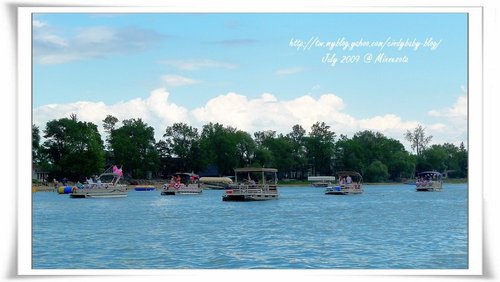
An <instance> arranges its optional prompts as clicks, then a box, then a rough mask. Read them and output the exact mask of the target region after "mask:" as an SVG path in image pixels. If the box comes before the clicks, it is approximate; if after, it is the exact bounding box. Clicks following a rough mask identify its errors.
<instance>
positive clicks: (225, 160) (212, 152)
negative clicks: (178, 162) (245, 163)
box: [200, 122, 239, 175]
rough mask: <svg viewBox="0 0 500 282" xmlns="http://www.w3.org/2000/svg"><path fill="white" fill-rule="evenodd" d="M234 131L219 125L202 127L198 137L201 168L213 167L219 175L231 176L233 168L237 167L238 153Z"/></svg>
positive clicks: (212, 124)
mask: <svg viewBox="0 0 500 282" xmlns="http://www.w3.org/2000/svg"><path fill="white" fill-rule="evenodd" d="M236 131H237V130H236V129H235V128H232V127H224V126H223V125H222V124H220V123H212V122H211V123H209V124H206V125H204V126H203V129H202V132H201V136H200V149H201V157H202V161H203V166H204V167H208V166H209V165H215V166H216V167H217V169H218V171H219V174H220V175H232V174H233V168H235V167H237V166H239V163H238V152H237V147H236V144H237V143H238V142H237V139H236V138H234V135H235V133H236Z"/></svg>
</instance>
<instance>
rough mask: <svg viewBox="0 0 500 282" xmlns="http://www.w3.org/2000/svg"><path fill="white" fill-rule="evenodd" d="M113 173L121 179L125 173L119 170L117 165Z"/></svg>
mask: <svg viewBox="0 0 500 282" xmlns="http://www.w3.org/2000/svg"><path fill="white" fill-rule="evenodd" d="M113 173H114V174H116V175H119V176H121V177H123V172H122V170H121V169H119V168H118V167H117V166H116V165H115V166H113Z"/></svg>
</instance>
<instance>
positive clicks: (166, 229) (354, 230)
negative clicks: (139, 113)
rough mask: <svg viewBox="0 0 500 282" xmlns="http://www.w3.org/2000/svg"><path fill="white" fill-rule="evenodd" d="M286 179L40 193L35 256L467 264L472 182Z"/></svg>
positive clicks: (204, 263) (148, 262) (58, 262)
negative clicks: (338, 191) (318, 183)
mask: <svg viewBox="0 0 500 282" xmlns="http://www.w3.org/2000/svg"><path fill="white" fill-rule="evenodd" d="M323 191H324V190H323V189H322V188H310V187H302V188H286V187H285V188H280V194H281V195H280V199H278V200H276V201H266V202H248V203H247V202H245V203H232V202H222V200H221V196H222V191H219V190H205V191H204V192H203V194H202V195H196V196H184V197H178V196H160V195H159V192H158V191H151V192H137V191H131V192H130V193H129V196H128V197H127V198H123V199H70V198H69V197H67V195H58V194H56V193H34V194H33V215H34V216H33V236H32V238H33V266H34V268H63V269H64V268H67V269H108V268H113V269H114V268H117V269H127V268H139V269H183V268H201V269H209V268H223V269H228V268H229V269H231V268H248V269H251V268H257V269H267V268H282V269H287V268H302V269H308V268H323V269H363V268H367V269H401V268H402V269H427V268H430V269H448V268H450V269H451V268H453V269H460V268H467V247H468V246H467V186H466V185H451V186H447V187H445V189H444V191H443V192H441V193H417V192H415V191H414V190H413V187H412V186H409V185H401V186H367V187H366V189H365V193H364V194H362V195H353V196H329V195H324V193H323Z"/></svg>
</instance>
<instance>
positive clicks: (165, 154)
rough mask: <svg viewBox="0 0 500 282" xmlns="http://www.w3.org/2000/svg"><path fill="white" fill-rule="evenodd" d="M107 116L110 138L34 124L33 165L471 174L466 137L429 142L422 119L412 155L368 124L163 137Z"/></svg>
mask: <svg viewBox="0 0 500 282" xmlns="http://www.w3.org/2000/svg"><path fill="white" fill-rule="evenodd" d="M102 122H103V124H102V125H103V128H104V130H105V133H106V138H105V140H103V139H102V137H101V134H100V133H99V131H98V129H97V125H95V124H93V123H90V122H84V121H79V120H78V118H77V117H76V115H71V116H70V118H61V119H58V120H51V121H49V122H47V124H46V127H45V129H44V130H43V133H42V132H40V129H39V128H38V127H37V126H35V125H33V127H32V159H33V165H35V166H36V167H38V168H40V169H42V170H44V171H47V172H49V177H50V179H52V178H56V179H61V178H63V177H65V178H67V179H69V180H73V181H77V180H81V179H85V178H86V177H88V176H90V175H94V174H99V173H100V172H102V171H103V170H104V168H106V167H108V166H110V165H114V164H116V165H119V166H122V167H123V171H124V172H125V174H126V175H128V177H130V178H150V177H152V178H161V177H163V178H165V177H167V176H169V175H171V174H172V173H175V172H195V173H205V174H210V175H213V176H215V175H218V176H223V175H233V168H236V167H245V166H259V167H274V168H277V169H278V171H279V177H280V178H281V179H283V178H286V179H299V180H303V179H306V178H307V176H310V175H334V174H335V172H337V171H342V170H354V171H358V172H360V173H361V174H362V175H363V178H364V180H365V181H367V182H384V181H401V180H403V179H408V178H412V177H413V176H414V175H415V172H419V171H424V170H438V171H441V172H448V176H449V177H460V178H464V177H467V163H468V160H467V158H468V155H467V150H466V148H465V146H464V145H463V143H462V144H461V145H460V146H459V147H457V146H455V145H453V144H449V143H445V144H442V145H432V146H428V143H429V142H430V140H431V139H432V136H426V135H425V129H424V128H423V127H422V126H420V125H419V126H418V127H417V128H415V129H414V130H413V131H407V132H406V133H405V135H404V137H405V138H406V139H407V140H408V141H410V143H411V145H412V149H413V150H414V151H415V153H410V152H408V151H407V150H406V149H405V148H404V146H403V144H401V142H400V141H398V140H396V139H392V138H388V137H386V136H384V135H383V134H382V133H380V132H373V131H368V130H365V131H360V132H357V133H355V134H354V136H353V137H352V138H348V137H347V136H345V135H342V134H341V135H340V136H337V134H336V133H335V132H333V131H332V130H331V128H330V126H328V125H326V124H325V123H324V122H316V123H315V124H313V125H312V126H311V128H310V131H309V132H308V133H307V132H306V130H305V129H304V128H303V127H302V126H301V125H294V126H293V127H292V128H291V131H290V132H289V133H287V134H282V133H279V134H278V133H277V132H276V131H273V130H264V131H258V132H255V133H254V134H253V136H252V135H250V134H249V133H248V132H245V131H242V130H239V129H237V128H235V127H231V126H224V125H223V124H220V123H208V124H205V125H203V127H202V128H201V131H199V130H198V129H197V128H195V127H192V126H190V125H188V124H185V123H174V124H172V125H170V126H168V127H166V129H165V131H164V134H163V138H162V139H160V140H158V141H156V140H155V138H154V129H153V127H151V126H149V125H148V124H147V123H145V122H143V121H142V120H141V119H140V118H137V119H136V118H132V119H127V120H123V121H121V125H120V126H119V122H120V121H119V120H118V119H117V118H116V117H114V116H111V115H108V116H107V117H106V118H105V119H104V120H103V121H102ZM42 134H43V138H44V139H45V140H44V141H43V142H42V141H41V136H42ZM415 149H416V150H415Z"/></svg>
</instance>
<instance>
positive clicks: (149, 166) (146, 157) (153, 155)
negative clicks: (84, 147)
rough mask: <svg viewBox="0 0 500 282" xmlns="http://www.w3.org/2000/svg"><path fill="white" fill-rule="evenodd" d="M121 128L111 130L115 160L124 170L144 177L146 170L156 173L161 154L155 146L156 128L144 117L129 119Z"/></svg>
mask: <svg viewBox="0 0 500 282" xmlns="http://www.w3.org/2000/svg"><path fill="white" fill-rule="evenodd" d="M122 124H123V125H122V126H121V127H120V128H117V129H114V130H112V131H111V138H110V144H111V148H112V149H113V153H114V156H115V161H116V163H117V164H119V165H123V171H124V172H130V173H131V174H132V176H133V177H137V178H144V177H146V176H147V175H146V172H148V171H150V172H152V173H155V172H156V170H157V169H158V164H159V155H158V152H157V151H156V148H155V143H156V142H155V138H154V129H153V127H151V126H149V125H148V124H147V123H144V122H143V121H142V119H140V118H139V119H128V120H124V121H123V122H122Z"/></svg>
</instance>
